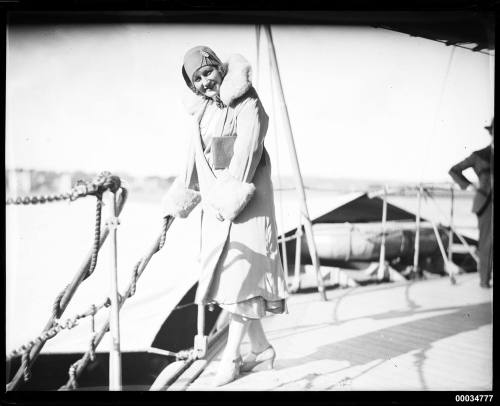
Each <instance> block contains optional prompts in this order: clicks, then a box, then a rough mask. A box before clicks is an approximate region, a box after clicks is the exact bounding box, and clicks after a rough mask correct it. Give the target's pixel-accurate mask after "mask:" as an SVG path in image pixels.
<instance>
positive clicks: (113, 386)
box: [106, 191, 122, 391]
mask: <svg viewBox="0 0 500 406" xmlns="http://www.w3.org/2000/svg"><path fill="white" fill-rule="evenodd" d="M106 194H107V195H108V199H107V200H108V201H109V207H110V208H109V211H110V218H109V219H108V222H107V224H108V228H109V229H110V234H111V235H110V237H111V240H110V242H111V246H110V250H109V259H110V260H109V264H110V292H109V297H110V300H111V306H110V323H109V332H110V334H111V348H110V351H109V390H112V391H119V390H122V368H121V352H120V316H119V299H118V261H117V238H116V237H117V229H118V224H119V221H118V217H116V193H114V192H111V191H109V192H106Z"/></svg>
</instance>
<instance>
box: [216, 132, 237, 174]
mask: <svg viewBox="0 0 500 406" xmlns="http://www.w3.org/2000/svg"><path fill="white" fill-rule="evenodd" d="M235 140H236V136H235V135H229V136H222V137H213V138H212V162H213V167H214V169H226V168H227V167H229V164H230V163H231V158H232V157H233V154H234V141H235Z"/></svg>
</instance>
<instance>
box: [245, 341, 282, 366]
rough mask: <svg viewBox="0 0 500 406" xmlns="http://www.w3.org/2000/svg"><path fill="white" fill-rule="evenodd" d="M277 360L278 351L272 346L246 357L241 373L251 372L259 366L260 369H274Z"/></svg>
mask: <svg viewBox="0 0 500 406" xmlns="http://www.w3.org/2000/svg"><path fill="white" fill-rule="evenodd" d="M275 358H276V351H274V348H273V346H272V345H270V346H269V347H267V348H266V349H265V350H264V351H261V352H258V353H255V352H253V351H251V352H250V353H249V354H247V355H246V356H245V359H244V360H243V362H242V364H241V367H240V372H249V371H251V370H252V369H254V368H255V367H257V366H259V369H273V367H274V359H275Z"/></svg>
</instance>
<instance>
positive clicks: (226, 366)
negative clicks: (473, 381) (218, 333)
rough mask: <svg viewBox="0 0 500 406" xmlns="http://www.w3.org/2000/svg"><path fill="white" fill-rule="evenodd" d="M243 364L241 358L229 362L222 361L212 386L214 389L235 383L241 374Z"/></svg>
mask: <svg viewBox="0 0 500 406" xmlns="http://www.w3.org/2000/svg"><path fill="white" fill-rule="evenodd" d="M242 362H243V361H242V359H241V356H239V357H238V358H236V359H233V360H231V361H229V362H227V361H225V362H224V361H221V362H220V363H219V368H218V369H217V373H216V375H215V378H214V380H213V382H212V385H213V386H214V387H216V386H223V385H226V384H228V383H229V382H232V381H234V380H235V379H236V378H237V377H238V376H239V374H240V368H241V364H242Z"/></svg>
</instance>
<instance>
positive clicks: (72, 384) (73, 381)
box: [59, 216, 190, 390]
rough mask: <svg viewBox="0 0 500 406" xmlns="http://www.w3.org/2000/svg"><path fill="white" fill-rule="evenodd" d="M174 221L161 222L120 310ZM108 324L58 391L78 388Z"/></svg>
mask: <svg viewBox="0 0 500 406" xmlns="http://www.w3.org/2000/svg"><path fill="white" fill-rule="evenodd" d="M173 221H174V217H171V216H167V217H165V218H164V220H163V225H162V230H161V233H160V235H159V236H158V238H157V239H156V240H155V241H154V243H153V244H152V245H151V247H150V249H149V250H148V252H147V253H146V255H144V256H143V257H142V258H141V259H140V260H139V261H138V262H137V263H136V265H135V266H134V268H133V272H132V279H131V281H130V283H129V285H128V287H127V289H126V291H125V293H124V294H123V295H120V297H119V302H118V308H119V309H121V307H122V306H123V304H124V303H125V301H126V300H127V299H128V298H130V297H132V296H133V295H134V294H135V291H136V285H137V281H138V279H139V278H140V276H141V275H142V273H143V272H144V270H145V269H146V266H147V265H148V263H149V261H150V260H151V258H152V256H153V255H154V254H156V253H157V252H158V251H159V250H161V249H162V248H163V246H164V245H165V239H166V234H167V231H168V229H169V228H170V226H171V225H172V223H173ZM109 324H110V317H109V316H108V318H107V319H106V321H105V322H104V324H103V325H102V327H101V329H100V330H99V332H98V333H96V334H95V336H94V339H93V345H94V347H93V348H90V349H89V350H87V351H86V352H85V353H84V354H83V356H82V357H81V358H80V359H79V360H77V361H76V362H74V363H73V364H72V365H71V366H70V368H69V370H68V375H69V379H68V381H67V382H66V383H65V384H64V385H62V386H61V387H60V388H59V390H73V389H76V388H77V387H78V384H77V380H78V377H79V376H80V375H81V373H82V372H83V370H84V369H85V368H86V366H87V365H88V364H89V362H91V361H92V351H93V349H94V350H95V348H96V347H97V346H98V345H99V343H100V342H101V340H102V338H103V337H104V334H106V332H107V331H108V330H109ZM178 354H179V357H188V356H190V355H189V354H190V352H186V351H181V352H179V353H178Z"/></svg>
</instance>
